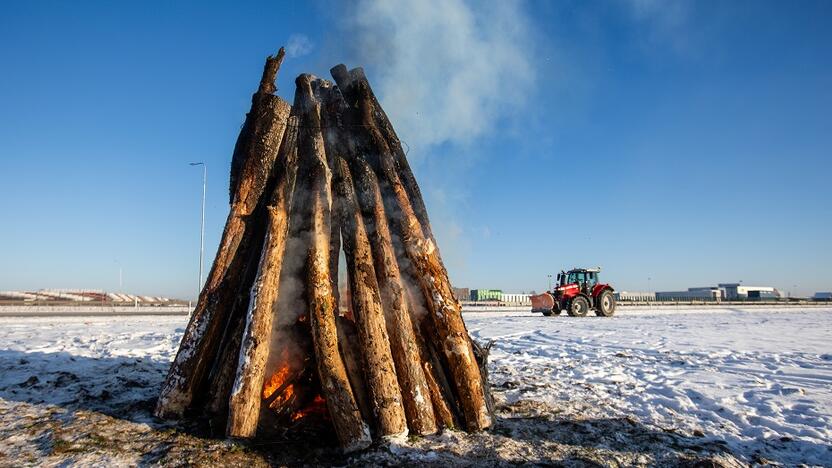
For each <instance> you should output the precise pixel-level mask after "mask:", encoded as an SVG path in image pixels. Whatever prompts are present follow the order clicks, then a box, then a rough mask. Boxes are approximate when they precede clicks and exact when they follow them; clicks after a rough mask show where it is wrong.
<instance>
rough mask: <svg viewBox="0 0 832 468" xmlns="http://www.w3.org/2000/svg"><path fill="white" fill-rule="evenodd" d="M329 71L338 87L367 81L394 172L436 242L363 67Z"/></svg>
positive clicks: (410, 173) (404, 159)
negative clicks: (393, 159)
mask: <svg viewBox="0 0 832 468" xmlns="http://www.w3.org/2000/svg"><path fill="white" fill-rule="evenodd" d="M330 73H331V74H332V76H333V78H335V80H336V82H337V83H338V87H339V88H340V87H342V84H343V85H344V87H345V88H348V87H349V85H350V84H351V83H352V82H353V81H355V80H363V81H364V82H366V83H367V90H368V94H369V96H368V98H369V99H370V100H371V101H372V104H373V108H374V109H375V111H376V112H375V113H374V115H373V117H374V119H375V123H376V127H377V128H378V129H379V131H380V132H381V134H382V136H383V137H384V139H385V140H386V141H387V144H388V146H389V148H390V150H391V151H392V152H393V157H394V158H395V162H396V173H397V174H398V175H399V179H400V180H401V181H402V185H404V188H405V191H406V192H407V196H408V198H409V199H410V202H411V204H412V206H413V212H414V214H415V215H416V218H417V219H418V220H419V223H421V225H422V229H423V231H424V233H425V237H427V238H429V239H431V240H433V241H434V243H436V240H435V239H434V237H433V231H432V230H431V226H430V221H429V219H428V210H427V208H426V207H425V202H424V199H423V198H422V191H421V190H420V189H419V184H418V183H416V177H415V176H414V175H413V170H412V169H411V168H410V163H409V162H408V161H407V155H406V153H405V152H404V150H403V149H402V142H401V140H399V136H398V135H397V134H396V130H395V129H394V128H393V124H392V123H390V118H389V117H387V113H386V112H384V109H383V108H382V107H381V104H379V102H378V99H376V96H375V93H373V89H372V87H370V85H369V82H368V81H367V77H366V76H365V75H364V69H363V68H361V67H359V68H355V69H353V70H351V71H347V67H346V66H344V65H343V64H340V65H337V66H335V67H333V68H332V69H331V70H330ZM339 80H340V81H339Z"/></svg>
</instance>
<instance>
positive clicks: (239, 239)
mask: <svg viewBox="0 0 832 468" xmlns="http://www.w3.org/2000/svg"><path fill="white" fill-rule="evenodd" d="M282 57H283V52H282V49H281V52H278V54H277V56H276V57H269V58H268V59H267V60H266V66H265V68H264V72H263V78H262V79H261V85H260V88H259V89H258V90H257V92H256V93H255V94H254V96H253V97H252V106H251V110H250V111H249V113H248V114H247V115H246V122H245V124H244V125H243V129H242V130H241V132H240V135H239V137H238V139H237V144H236V146H235V151H234V157H233V160H232V176H231V178H232V185H231V186H232V191H233V195H232V204H231V210H230V212H229V215H228V219H227V221H226V224H225V229H224V230H223V235H222V240H221V241H220V245H219V248H218V250H217V255H216V257H215V259H214V263H213V266H212V267H211V272H210V273H209V275H208V278H207V281H206V283H205V286H204V287H203V289H202V292H201V293H200V295H199V299H198V301H197V305H196V308H195V309H194V312H193V314H192V315H191V319H190V321H189V322H188V326H187V328H186V329H185V333H184V335H183V337H182V341H181V342H180V345H179V350H178V352H177V354H176V357H175V358H174V361H173V363H172V365H171V367H170V370H169V371H168V375H167V378H166V379H165V382H164V384H163V386H162V390H161V392H160V395H159V399H158V400H157V404H156V410H155V414H156V415H157V416H159V417H162V418H180V417H182V415H183V414H184V413H185V411H186V410H187V409H188V408H189V407H190V406H191V404H192V402H193V398H194V393H195V391H197V390H198V389H199V388H201V387H202V386H203V385H204V384H205V381H206V374H207V372H208V371H209V370H210V368H211V366H212V365H213V363H214V360H215V358H216V354H217V350H218V347H219V345H220V341H221V339H222V335H223V330H224V327H225V326H226V324H227V321H228V314H229V312H230V309H231V307H232V305H233V301H234V295H235V293H236V292H237V290H238V288H239V284H240V281H242V277H243V272H242V270H243V269H244V268H245V264H246V260H247V259H248V249H249V248H250V244H252V243H253V241H252V235H251V230H250V226H249V224H250V223H248V222H247V219H248V217H249V216H250V215H251V214H252V213H253V211H254V210H255V207H256V206H257V204H258V203H259V201H260V198H261V197H262V196H263V192H264V189H265V185H266V182H267V180H268V178H269V176H270V174H271V171H272V167H273V165H274V160H275V158H276V156H277V150H278V147H279V145H280V141H281V140H282V138H283V133H284V131H285V128H286V121H287V119H288V117H289V112H290V106H289V104H288V103H287V102H285V101H283V100H282V99H280V98H279V97H277V96H275V95H273V94H271V91H273V85H271V86H269V85H268V83H274V80H275V77H276V74H277V71H278V69H279V66H280V62H281V61H282ZM264 83H265V84H264Z"/></svg>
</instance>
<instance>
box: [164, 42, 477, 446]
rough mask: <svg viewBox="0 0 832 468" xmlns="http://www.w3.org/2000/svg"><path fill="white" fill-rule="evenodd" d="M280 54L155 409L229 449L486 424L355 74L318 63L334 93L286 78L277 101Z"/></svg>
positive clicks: (468, 357) (384, 128)
mask: <svg viewBox="0 0 832 468" xmlns="http://www.w3.org/2000/svg"><path fill="white" fill-rule="evenodd" d="M282 59H283V52H282V49H281V51H280V52H279V53H278V54H277V56H275V57H269V58H268V59H267V60H266V65H265V68H264V72H263V78H262V80H261V82H260V86H259V88H258V90H257V92H256V93H255V94H254V96H253V98H252V108H251V111H250V112H249V114H248V115H247V117H246V121H245V123H244V125H243V129H242V130H241V132H240V136H239V138H238V141H237V145H236V147H235V150H234V156H233V158H232V164H231V210H230V214H229V217H228V221H227V222H226V227H225V230H224V232H223V238H222V241H221V243H220V248H219V251H218V252H217V257H216V259H215V260H214V265H213V267H212V270H211V274H210V275H209V277H208V281H207V282H206V284H205V286H204V289H203V291H202V292H201V294H200V297H199V301H198V303H197V307H196V309H195V311H194V314H193V316H192V318H191V320H190V322H189V324H188V327H187V329H186V331H185V334H184V336H183V338H182V342H181V344H180V349H179V352H178V353H177V356H176V358H175V360H174V362H173V364H172V366H171V369H170V371H169V373H168V377H167V379H166V381H165V383H164V385H163V388H162V393H161V395H160V397H159V400H158V403H157V408H156V414H157V415H158V416H160V417H165V418H174V419H179V418H183V417H188V418H195V419H207V420H208V421H209V422H210V423H211V427H212V428H214V429H217V428H224V429H225V434H226V435H227V436H230V437H240V438H251V437H255V436H263V437H267V436H268V435H269V434H274V431H272V429H275V428H276V427H281V426H283V427H286V428H291V427H295V426H296V425H297V424H300V423H303V422H304V420H306V418H307V417H308V418H310V419H312V418H311V416H312V415H315V418H314V419H316V420H317V421H324V422H326V424H328V425H330V427H331V428H332V429H333V430H334V432H335V434H336V435H337V437H338V440H339V441H340V443H341V446H342V447H343V448H344V449H345V450H347V451H350V450H359V449H362V448H365V447H367V446H369V444H370V443H371V442H372V438H373V437H397V436H402V435H405V434H408V433H410V434H431V433H434V432H436V431H437V429H438V428H439V427H447V428H454V427H459V425H460V423H461V425H462V427H463V428H465V429H467V430H471V431H476V430H482V429H485V428H488V427H489V426H491V424H492V418H493V414H492V410H491V407H490V395H489V394H488V385H487V381H486V376H485V375H484V373H485V371H484V370H481V368H480V366H479V365H481V364H482V356H483V354H482V353H478V354H477V355H476V356H475V353H474V348H472V342H471V339H470V338H469V336H468V333H467V330H466V329H465V324H464V323H463V321H462V316H461V313H460V307H459V303H458V302H457V301H456V300H455V299H454V297H453V294H452V293H451V287H450V281H449V280H448V274H447V271H446V270H445V267H444V265H443V264H442V260H441V258H440V256H439V252H438V250H437V247H436V242H435V240H434V238H433V234H432V231H431V229H430V224H429V221H428V217H427V210H426V209H425V205H424V202H423V200H422V196H421V193H420V191H419V187H418V185H417V183H416V179H415V177H414V176H413V173H412V171H411V169H410V167H409V165H408V162H407V159H406V156H405V153H404V151H402V147H401V142H400V141H399V139H398V136H396V133H395V131H394V130H393V126H392V124H391V123H390V121H389V119H388V118H387V116H386V114H385V113H384V111H383V110H382V109H381V106H380V105H379V103H378V100H377V99H376V98H375V96H374V95H373V92H372V89H371V88H370V85H369V83H368V81H367V79H366V77H365V76H364V73H363V71H362V70H361V69H355V70H352V71H348V70H347V69H346V67H344V66H343V65H339V66H338V67H335V68H333V69H332V75H333V77H334V78H335V81H336V83H337V86H335V85H333V84H332V83H330V82H329V81H326V80H323V79H319V78H315V77H313V76H311V75H301V76H299V77H298V78H297V80H296V82H295V84H296V91H295V100H294V105H293V106H289V105H288V103H286V102H285V101H283V100H281V99H280V98H279V97H277V96H275V95H274V94H273V93H274V91H275V90H276V89H275V86H274V79H275V76H276V74H277V71H278V69H279V67H280V64H281V62H282ZM342 247H343V254H344V258H345V259H346V265H347V271H346V274H347V275H346V276H347V280H348V285H349V298H350V309H349V310H347V311H340V310H339V308H338V300H337V293H338V256H339V253H340V251H341V250H342ZM477 349H478V350H479V348H477ZM482 369H484V367H483V368H482ZM264 415H266V416H268V417H264Z"/></svg>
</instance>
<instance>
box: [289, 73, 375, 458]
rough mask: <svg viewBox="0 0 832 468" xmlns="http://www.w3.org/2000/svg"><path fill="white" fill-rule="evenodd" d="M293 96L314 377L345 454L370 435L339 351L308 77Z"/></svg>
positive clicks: (320, 150) (323, 172)
mask: <svg viewBox="0 0 832 468" xmlns="http://www.w3.org/2000/svg"><path fill="white" fill-rule="evenodd" d="M296 84H297V93H299V94H300V95H301V97H302V99H301V100H300V101H301V105H302V106H303V108H302V109H300V110H299V113H300V115H301V116H302V119H301V129H300V136H299V153H298V156H299V160H300V161H301V166H302V167H305V168H307V169H306V170H305V171H304V178H305V179H306V180H304V181H303V182H304V186H305V187H307V188H308V190H309V192H308V195H309V197H310V200H309V207H310V209H311V213H310V215H311V216H310V217H309V218H308V222H309V223H310V230H309V232H310V234H311V244H310V246H309V251H308V254H307V263H306V269H307V287H308V289H307V299H308V303H309V321H310V327H311V330H312V340H313V343H314V347H315V356H316V359H317V365H318V375H319V377H320V380H321V389H322V392H323V396H324V399H325V400H326V404H327V408H328V409H329V413H330V416H331V417H332V423H333V426H334V428H335V432H336V434H337V436H338V439H339V441H340V442H341V446H342V447H343V449H344V450H345V451H353V450H360V449H363V448H366V447H368V446H369V445H370V443H371V438H370V431H369V427H368V426H367V424H366V423H365V422H364V421H363V420H362V418H361V413H360V411H359V409H358V406H357V404H356V402H355V398H354V396H353V393H352V389H351V387H350V382H349V379H348V378H347V375H346V370H345V368H344V363H343V361H342V360H341V355H340V353H339V350H338V331H337V327H336V324H335V313H334V311H335V307H334V304H333V293H332V281H331V279H330V275H329V273H330V270H329V252H330V246H329V236H330V229H331V228H330V215H331V213H330V209H331V198H330V180H329V178H330V175H329V169H328V168H327V165H326V156H325V153H324V144H323V136H322V135H321V131H320V128H321V121H320V103H319V102H318V101H317V100H316V99H315V97H314V94H313V91H312V85H313V83H312V78H311V77H310V75H305V74H304V75H301V76H299V77H298V79H297V80H296Z"/></svg>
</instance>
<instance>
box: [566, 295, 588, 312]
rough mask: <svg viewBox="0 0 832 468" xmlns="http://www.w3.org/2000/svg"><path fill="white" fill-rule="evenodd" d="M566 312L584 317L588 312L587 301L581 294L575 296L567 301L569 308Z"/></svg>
mask: <svg viewBox="0 0 832 468" xmlns="http://www.w3.org/2000/svg"><path fill="white" fill-rule="evenodd" d="M566 312H567V313H568V314H569V315H570V316H571V317H585V316H586V313H587V312H589V301H587V300H586V298H585V297H583V296H577V297H575V298H573V299H572V301H571V302H570V303H569V309H568V310H567V311H566Z"/></svg>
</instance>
